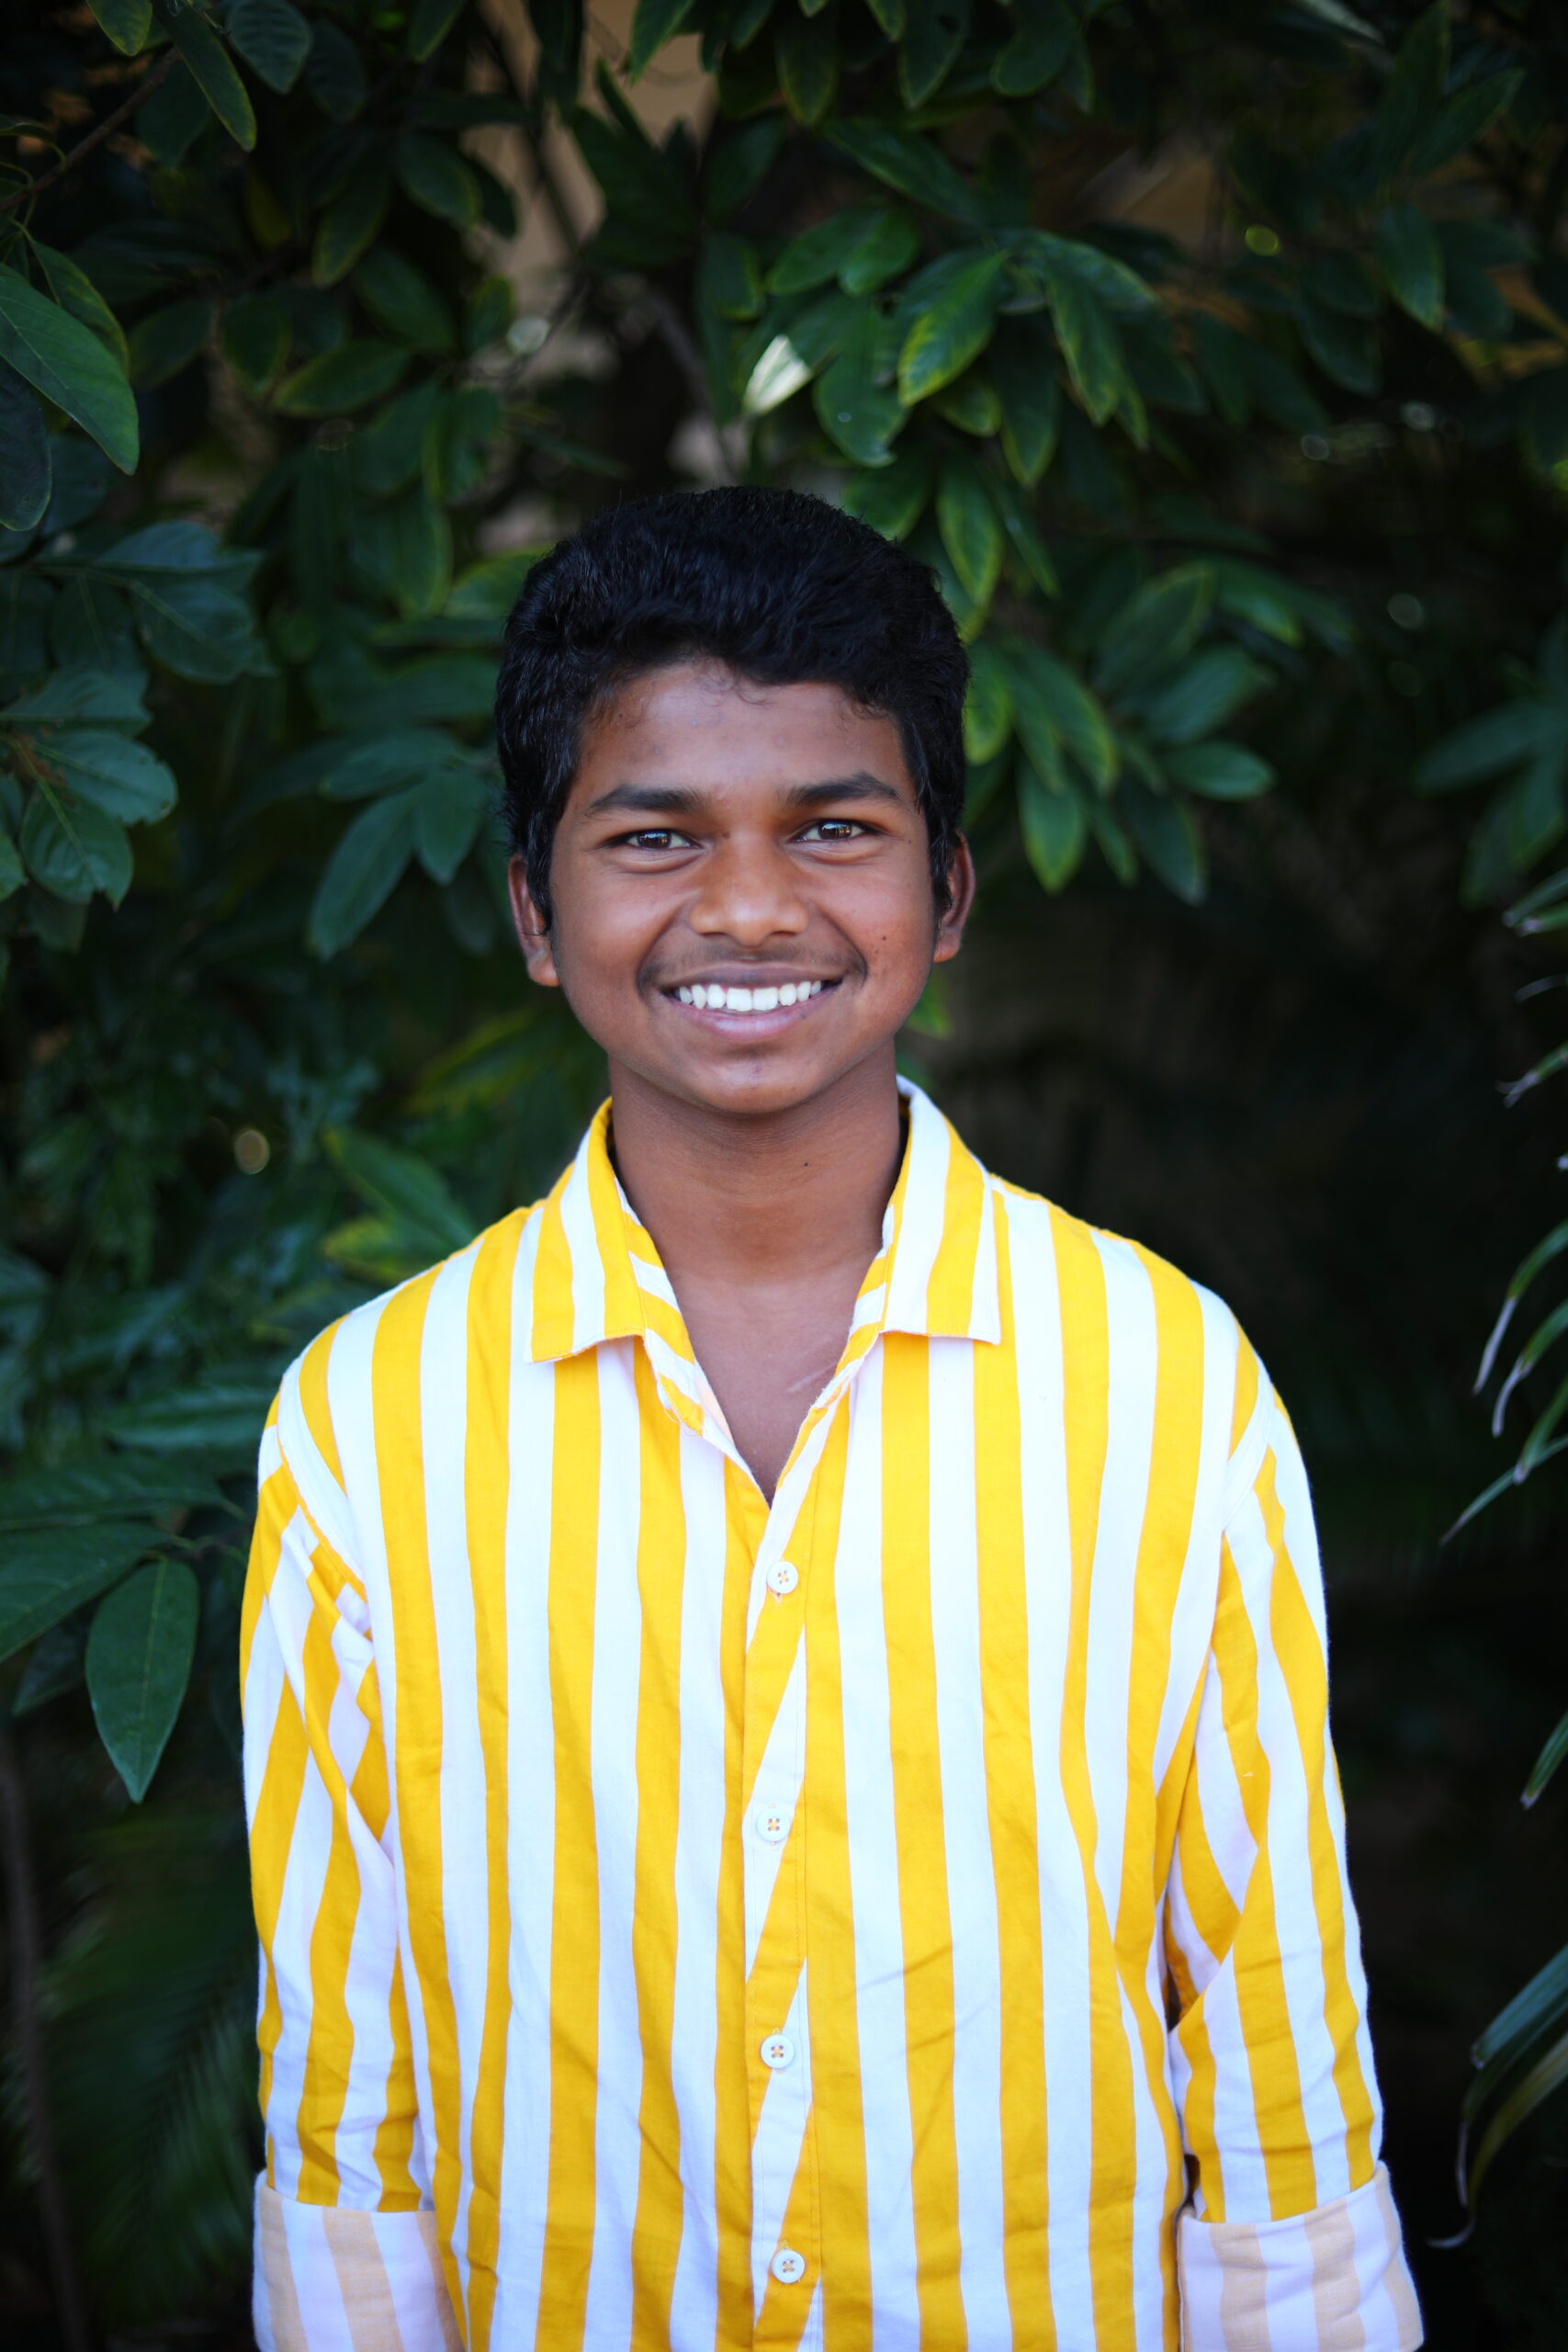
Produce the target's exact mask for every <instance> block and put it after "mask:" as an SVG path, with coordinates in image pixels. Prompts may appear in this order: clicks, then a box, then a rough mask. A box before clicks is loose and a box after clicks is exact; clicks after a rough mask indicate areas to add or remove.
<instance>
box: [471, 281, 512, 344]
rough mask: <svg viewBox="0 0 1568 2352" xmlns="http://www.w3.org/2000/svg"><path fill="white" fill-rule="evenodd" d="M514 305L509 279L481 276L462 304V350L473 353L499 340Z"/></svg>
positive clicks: (508, 324) (509, 320) (507, 323)
mask: <svg viewBox="0 0 1568 2352" xmlns="http://www.w3.org/2000/svg"><path fill="white" fill-rule="evenodd" d="M515 306H516V297H515V295H514V294H513V289H512V281H511V279H510V278H508V277H481V278H480V280H479V284H478V285H477V286H476V287H474V288H473V289H472V291H471V292H470V293H469V294H468V298H467V300H465V301H464V304H463V349H464V350H465V351H466V352H468V353H469V354H473V353H475V352H479V351H483V350H484V349H485V348H486V347H487V345H490V344H492V343H499V342H500V340H501V338H502V335H503V334H505V333H506V330H507V328H508V327H509V326H510V325H511V324H512V314H513V310H514V308H515Z"/></svg>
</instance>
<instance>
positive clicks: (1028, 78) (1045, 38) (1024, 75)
mask: <svg viewBox="0 0 1568 2352" xmlns="http://www.w3.org/2000/svg"><path fill="white" fill-rule="evenodd" d="M1017 16H1018V30H1017V31H1016V32H1015V33H1014V34H1013V36H1012V39H1011V40H1010V41H1009V42H1008V43H1007V44H1006V46H1005V47H1004V48H1003V49H1002V51H1001V52H1000V54H999V55H998V58H997V61H996V62H995V64H994V65H993V66H992V68H991V82H992V85H993V87H994V88H996V89H998V90H999V91H1000V92H1001V93H1002V96H1004V97H1009V98H1026V97H1029V96H1032V93H1033V92H1034V91H1036V90H1043V89H1044V87H1045V85H1046V84H1047V83H1048V82H1054V81H1055V78H1056V76H1057V74H1059V73H1060V72H1061V71H1062V68H1063V67H1064V65H1066V62H1067V60H1068V58H1069V57H1071V55H1072V53H1073V51H1074V50H1075V49H1076V48H1077V45H1078V28H1077V25H1076V24H1075V23H1074V21H1073V17H1072V15H1071V13H1070V11H1069V10H1068V9H1067V7H1066V6H1065V0H1021V5H1020V6H1019V7H1018V10H1017Z"/></svg>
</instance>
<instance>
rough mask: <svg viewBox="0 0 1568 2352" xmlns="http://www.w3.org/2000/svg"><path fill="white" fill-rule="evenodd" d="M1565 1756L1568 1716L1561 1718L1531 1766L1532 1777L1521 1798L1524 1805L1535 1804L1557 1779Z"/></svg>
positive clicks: (1566, 1750)
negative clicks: (1555, 1778) (1556, 1776)
mask: <svg viewBox="0 0 1568 2352" xmlns="http://www.w3.org/2000/svg"><path fill="white" fill-rule="evenodd" d="M1565 1756H1568V1714H1565V1715H1562V1716H1560V1717H1559V1719H1558V1722H1557V1724H1556V1727H1555V1729H1554V1730H1553V1731H1552V1732H1551V1736H1550V1737H1549V1738H1548V1740H1547V1743H1546V1746H1545V1747H1543V1748H1542V1749H1541V1751H1540V1755H1539V1756H1538V1757H1537V1758H1536V1759H1535V1762H1534V1763H1533V1764H1532V1765H1531V1767H1530V1776H1529V1780H1528V1781H1526V1782H1525V1786H1524V1793H1523V1795H1522V1797H1521V1798H1520V1803H1521V1804H1527V1805H1530V1804H1534V1803H1535V1802H1536V1799H1537V1798H1538V1797H1539V1796H1540V1794H1541V1793H1542V1792H1543V1791H1544V1790H1545V1789H1546V1788H1547V1787H1548V1785H1549V1784H1550V1782H1551V1781H1552V1779H1553V1778H1554V1777H1555V1775H1556V1772H1557V1768H1558V1766H1559V1765H1560V1764H1561V1763H1562V1759H1563V1758H1564V1757H1565Z"/></svg>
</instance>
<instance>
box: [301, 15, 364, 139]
mask: <svg viewBox="0 0 1568 2352" xmlns="http://www.w3.org/2000/svg"><path fill="white" fill-rule="evenodd" d="M305 87H306V88H307V89H308V90H309V91H310V96H312V97H313V98H314V99H315V101H316V104H317V105H318V106H319V107H321V112H322V113H323V114H324V115H327V116H329V117H330V118H331V119H332V120H333V122H352V121H353V119H354V118H355V115H356V114H357V113H358V112H359V110H360V108H361V107H363V106H364V104H365V101H366V99H367V97H368V96H369V95H370V85H369V84H368V82H367V80H366V78H365V66H364V63H363V61H362V60H361V58H360V54H359V51H358V50H357V49H356V48H355V44H354V43H353V41H352V40H350V39H349V37H348V35H347V34H346V33H345V32H344V29H343V28H342V27H341V26H340V25H334V24H333V22H332V20H331V18H330V17H327V18H323V19H322V20H321V22H320V23H318V25H317V26H316V29H315V34H314V37H313V38H312V40H311V42H310V56H309V57H308V58H307V59H306V60H305Z"/></svg>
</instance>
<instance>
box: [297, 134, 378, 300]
mask: <svg viewBox="0 0 1568 2352" xmlns="http://www.w3.org/2000/svg"><path fill="white" fill-rule="evenodd" d="M391 197H392V184H391V181H390V179H389V177H388V175H387V171H386V167H385V165H384V164H382V163H381V162H380V160H379V158H373V159H372V160H371V162H369V163H368V164H366V166H365V167H364V169H363V170H361V171H360V172H359V173H358V174H356V175H355V178H353V179H352V180H350V182H349V184H348V186H347V187H345V188H344V191H343V194H342V195H341V196H339V197H337V198H334V199H333V202H332V203H331V204H329V205H328V207H327V209H326V210H325V211H324V212H323V213H322V215H321V221H320V224H319V226H318V227H317V230H316V239H315V243H314V244H313V245H312V246H311V248H310V275H311V277H313V278H314V279H315V282H316V284H317V285H318V286H335V285H337V284H338V282H339V280H340V279H341V278H344V277H347V275H348V273H349V271H350V270H351V269H352V268H353V267H354V265H355V262H356V261H357V260H358V259H359V258H360V255H361V254H364V253H366V252H367V251H368V249H369V247H370V246H371V245H372V244H374V243H375V241H376V239H377V237H378V234H379V232H380V228H381V223H382V221H383V220H385V219H386V217H387V208H388V206H389V203H390V202H391Z"/></svg>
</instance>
